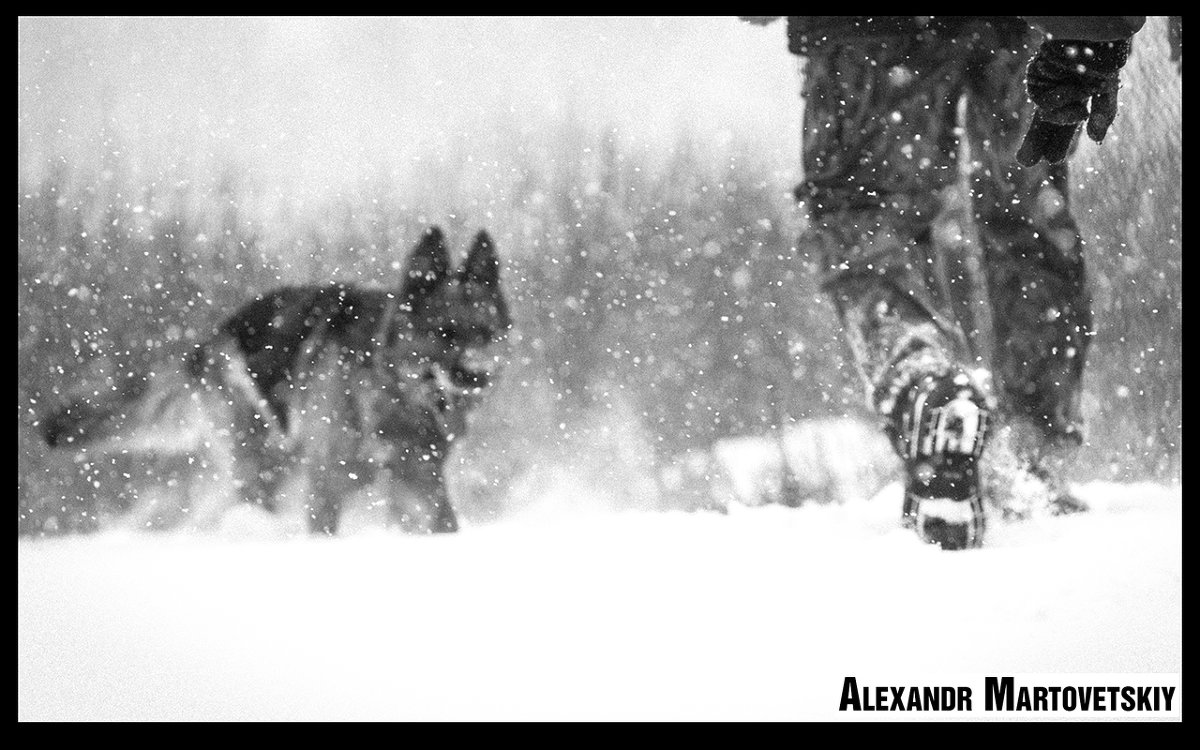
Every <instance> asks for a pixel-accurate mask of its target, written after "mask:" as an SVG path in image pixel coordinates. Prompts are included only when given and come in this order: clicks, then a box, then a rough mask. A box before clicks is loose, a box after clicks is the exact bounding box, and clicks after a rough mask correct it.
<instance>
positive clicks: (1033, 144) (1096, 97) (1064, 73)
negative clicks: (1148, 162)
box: [1017, 39, 1130, 167]
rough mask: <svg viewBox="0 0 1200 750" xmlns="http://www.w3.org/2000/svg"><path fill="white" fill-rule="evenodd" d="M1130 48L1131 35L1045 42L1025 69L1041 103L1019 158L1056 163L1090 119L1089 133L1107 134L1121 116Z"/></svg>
mask: <svg viewBox="0 0 1200 750" xmlns="http://www.w3.org/2000/svg"><path fill="white" fill-rule="evenodd" d="M1129 48H1130V44H1129V40H1128V39H1122V40H1119V41H1114V42H1091V41H1084V40H1078V39H1061V40H1059V39H1053V40H1047V41H1045V42H1043V43H1042V47H1041V49H1039V50H1038V53H1037V55H1035V56H1034V58H1033V60H1032V61H1031V62H1030V63H1029V68H1028V70H1027V71H1026V74H1025V87H1026V89H1027V90H1028V92H1029V99H1030V100H1031V101H1032V102H1033V104H1034V107H1035V109H1034V113H1033V124H1031V125H1030V126H1029V132H1028V133H1026V134H1025V140H1024V142H1022V144H1021V149H1020V150H1019V151H1017V161H1018V162H1019V163H1021V164H1023V165H1024V166H1027V167H1032V166H1033V165H1034V164H1037V163H1038V162H1039V161H1041V160H1042V159H1043V158H1045V159H1046V161H1048V162H1050V163H1051V164H1057V163H1059V162H1061V161H1062V160H1063V159H1066V158H1067V154H1068V153H1069V152H1070V150H1071V141H1072V140H1074V138H1075V134H1076V133H1078V132H1079V126H1080V124H1081V123H1083V122H1084V121H1085V120H1086V121H1087V134H1088V137H1089V138H1091V139H1092V140H1093V141H1095V142H1096V143H1100V142H1101V141H1103V140H1104V135H1105V133H1107V132H1108V127H1109V126H1110V125H1112V122H1113V119H1114V118H1116V116H1117V87H1118V73H1119V71H1120V70H1121V67H1122V66H1123V65H1125V61H1126V60H1127V59H1129ZM1089 103H1090V107H1089Z"/></svg>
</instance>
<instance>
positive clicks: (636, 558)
mask: <svg viewBox="0 0 1200 750" xmlns="http://www.w3.org/2000/svg"><path fill="white" fill-rule="evenodd" d="M1081 494H1082V495H1083V496H1084V497H1085V498H1087V499H1088V500H1090V501H1091V502H1092V504H1093V512H1091V513H1088V514H1085V515H1080V516H1074V517H1069V518H1046V519H1038V520H1036V521H1031V522H1025V523H1020V524H1008V525H1003V524H996V525H995V528H994V529H993V532H992V534H991V537H990V540H989V544H988V546H987V548H985V549H983V550H979V551H973V552H966V553H953V554H952V553H942V552H939V551H938V550H936V549H932V548H927V547H923V546H921V545H920V544H919V543H918V542H917V541H916V540H915V537H913V536H912V535H911V533H910V532H905V531H902V530H900V529H898V528H896V524H895V521H896V516H897V515H898V508H899V488H898V486H891V487H889V488H887V489H886V490H885V491H884V492H883V493H881V494H880V496H878V497H877V498H875V499H874V500H871V501H869V502H859V503H850V504H846V505H842V506H825V507H806V508H802V509H799V510H790V509H786V508H781V507H764V508H755V509H747V508H735V509H734V510H733V511H731V513H730V514H729V515H728V516H721V515H718V514H703V513H698V514H682V513H658V514H652V513H634V512H626V513H604V514H595V515H581V514H578V513H572V514H571V515H569V516H559V515H556V514H554V513H553V512H549V511H547V512H532V511H531V512H530V513H528V514H526V515H524V516H522V517H517V518H512V519H509V520H506V521H504V522H501V523H497V524H493V525H489V526H484V527H473V528H470V527H469V528H466V529H465V530H464V531H463V532H462V533H460V534H458V535H455V536H447V537H439V538H415V537H403V536H399V535H392V534H386V533H383V532H363V533H359V534H357V535H353V536H351V537H348V538H341V539H309V538H299V539H284V538H279V535H278V533H277V532H275V531H272V530H271V529H272V527H271V526H270V525H269V524H262V523H259V522H257V521H255V522H246V523H241V524H238V525H236V528H237V529H240V531H235V530H227V531H226V533H223V534H221V535H219V536H181V535H165V534H159V535H154V534H137V535H134V534H118V533H107V534H101V535H98V536H94V537H76V538H67V539H60V540H49V541H18V543H17V561H18V594H17V596H18V600H17V607H18V614H17V625H18V637H17V651H18V667H17V688H18V703H17V714H18V718H19V719H23V720H31V719H585V718H590V719H789V718H795V719H801V718H836V716H837V715H836V704H837V698H838V695H839V691H840V686H841V680H842V678H843V677H844V676H846V675H852V674H860V675H862V674H891V675H898V676H902V677H907V678H911V679H913V680H917V679H920V678H921V676H922V675H927V674H932V673H938V674H949V673H957V674H965V675H974V676H979V675H983V674H1019V673H1029V672H1041V673H1051V672H1179V671H1181V664H1182V662H1181V658H1182V657H1181V653H1182V583H1181V581H1182V558H1181V554H1182V550H1181V548H1182V540H1181V536H1182V522H1181V507H1182V502H1181V492H1180V490H1179V489H1177V488H1176V489H1165V488H1162V487H1157V486H1154V485H1124V486H1118V485H1103V484H1097V485H1089V486H1085V487H1083V488H1081Z"/></svg>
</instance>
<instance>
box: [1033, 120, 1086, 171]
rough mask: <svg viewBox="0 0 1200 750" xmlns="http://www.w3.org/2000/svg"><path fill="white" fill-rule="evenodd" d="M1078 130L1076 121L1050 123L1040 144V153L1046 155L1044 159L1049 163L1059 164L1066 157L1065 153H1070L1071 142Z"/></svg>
mask: <svg viewBox="0 0 1200 750" xmlns="http://www.w3.org/2000/svg"><path fill="white" fill-rule="evenodd" d="M1078 132H1079V125H1078V123H1077V124H1075V125H1050V126H1049V130H1048V132H1047V135H1046V139H1045V142H1044V143H1043V145H1042V154H1043V155H1044V156H1045V157H1046V161H1048V162H1050V163H1051V164H1060V163H1061V162H1062V161H1063V160H1064V159H1066V158H1067V154H1069V153H1071V142H1072V141H1074V140H1075V134H1076V133H1078Z"/></svg>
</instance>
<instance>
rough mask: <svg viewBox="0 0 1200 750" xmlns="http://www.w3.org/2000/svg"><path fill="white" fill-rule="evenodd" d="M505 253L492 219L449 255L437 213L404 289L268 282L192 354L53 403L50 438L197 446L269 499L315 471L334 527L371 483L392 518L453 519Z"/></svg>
mask: <svg viewBox="0 0 1200 750" xmlns="http://www.w3.org/2000/svg"><path fill="white" fill-rule="evenodd" d="M499 267H500V266H499V261H498V259H497V257H496V253H495V248H494V247H493V245H492V242H491V240H490V239H489V238H488V236H487V235H486V234H485V233H483V232H481V233H480V234H479V235H478V236H476V238H475V241H474V244H473V246H472V247H471V249H470V251H469V253H468V254H467V257H466V260H465V261H464V262H463V264H462V265H461V267H459V268H458V269H457V270H452V269H451V263H450V257H449V253H448V251H447V249H446V244H445V239H444V237H443V235H442V233H441V231H440V230H438V229H437V228H433V229H431V230H429V231H428V232H427V233H426V234H425V236H424V237H423V238H422V239H421V241H420V242H419V243H418V244H417V246H416V247H415V248H413V250H412V252H411V254H410V256H409V259H408V266H407V274H406V277H405V279H404V281H403V283H402V284H401V286H400V288H399V289H395V290H387V289H366V288H360V287H355V286H352V285H348V284H331V285H328V286H323V287H318V286H307V287H285V288H281V289H277V290H274V291H272V292H269V293H267V294H264V295H262V296H259V297H257V298H255V299H254V300H253V301H251V302H249V303H247V304H246V305H244V306H243V307H242V308H241V309H239V310H238V311H237V312H236V313H234V314H233V315H232V316H231V317H230V318H229V319H227V320H226V321H225V322H224V323H222V325H221V327H220V329H219V332H218V333H217V335H216V336H214V337H213V338H211V339H209V340H208V341H206V342H204V343H202V344H199V345H197V346H196V347H195V348H194V349H193V351H191V352H190V353H189V354H188V355H186V356H185V357H183V358H181V359H179V360H176V361H175V362H172V363H170V365H169V366H167V367H163V368H160V369H158V370H156V371H155V372H154V373H151V374H150V375H148V376H145V377H137V378H130V379H127V380H126V381H125V384H124V385H123V386H121V387H118V388H116V389H114V391H113V392H112V393H109V394H105V395H102V396H99V397H97V396H90V397H88V398H81V399H77V400H76V401H75V402H74V403H72V404H71V405H70V406H68V407H66V408H64V409H61V410H59V411H58V412H56V413H55V414H54V415H52V416H51V417H50V418H49V419H47V420H46V423H45V425H44V428H43V429H44V434H45V437H46V440H47V442H48V443H49V444H50V445H51V446H63V447H71V448H74V449H76V450H78V451H81V452H92V453H102V452H113V451H129V452H145V453H151V454H156V455H179V454H188V455H199V459H198V460H197V461H196V464H197V465H198V466H199V467H201V469H202V471H201V473H200V477H199V478H203V479H204V480H205V481H206V482H209V483H211V480H212V479H214V478H215V479H218V480H220V479H228V480H229V482H230V483H231V485H232V487H233V488H234V489H235V492H233V493H226V495H229V494H233V495H235V496H240V499H244V500H248V501H250V502H254V503H257V504H260V505H263V506H264V507H267V508H271V509H273V508H274V507H275V498H276V494H277V491H278V489H279V486H280V483H281V482H282V481H284V480H286V479H288V478H289V477H302V478H304V479H306V480H307V484H308V491H307V493H306V494H307V496H308V500H307V502H306V504H305V509H306V511H307V515H308V518H309V525H310V528H311V529H312V530H313V531H319V532H324V533H330V534H332V533H334V532H335V531H336V530H337V526H338V519H339V516H340V512H341V508H342V505H343V501H344V500H345V499H346V497H347V496H348V495H349V494H351V493H352V492H353V491H355V490H356V489H358V488H360V487H365V486H368V485H370V486H373V487H375V488H381V492H382V494H383V495H384V496H385V497H386V498H387V501H388V505H389V518H390V519H391V521H392V522H393V523H394V524H396V525H399V526H401V527H402V528H404V529H406V530H410V531H426V532H442V531H454V530H456V529H457V528H458V524H457V520H456V518H455V515H454V511H453V509H452V508H451V506H450V502H449V499H448V498H447V494H446V487H445V479H444V475H443V472H442V466H443V464H444V462H445V459H446V454H447V451H448V449H449V447H450V445H451V443H452V442H453V441H454V440H455V438H457V437H459V436H461V435H462V434H463V431H464V429H465V426H466V415H467V413H468V412H469V411H470V409H471V407H472V406H474V405H475V404H476V403H477V402H478V400H479V398H480V397H481V395H482V394H483V392H484V390H485V389H486V388H487V386H488V385H489V384H490V383H491V381H492V378H493V375H494V367H495V365H496V364H497V363H498V361H499V359H500V358H499V356H498V355H497V354H496V353H495V350H496V347H497V345H498V344H500V343H501V342H502V341H503V340H504V338H505V336H506V335H507V332H508V329H509V327H510V325H511V321H510V318H509V314H508V307H507V304H506V301H505V298H504V294H503V292H502V290H501V286H500V276H499ZM192 494H195V493H192ZM206 494H207V496H209V497H212V496H213V495H214V493H211V492H209V493H206ZM218 494H219V493H218ZM226 507H228V500H221V499H216V500H212V501H208V502H206V503H205V504H204V506H203V507H189V508H187V510H186V512H187V515H189V516H190V517H191V518H192V519H193V521H194V522H196V523H201V524H203V523H205V522H208V521H211V520H213V519H214V518H215V517H216V516H217V514H219V513H220V512H221V511H223V510H224V509H225V508H226Z"/></svg>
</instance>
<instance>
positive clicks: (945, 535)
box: [892, 373, 991, 550]
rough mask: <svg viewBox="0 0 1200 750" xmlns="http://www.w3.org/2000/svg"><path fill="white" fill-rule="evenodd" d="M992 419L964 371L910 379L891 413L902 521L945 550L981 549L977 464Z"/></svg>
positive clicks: (981, 511)
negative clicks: (901, 476) (902, 476)
mask: <svg viewBox="0 0 1200 750" xmlns="http://www.w3.org/2000/svg"><path fill="white" fill-rule="evenodd" d="M990 417H991V409H990V408H989V406H988V401H987V399H986V398H985V396H984V395H983V393H982V392H981V391H980V390H979V388H978V387H977V386H976V385H975V384H974V383H973V381H972V380H971V378H970V376H968V375H966V374H965V373H947V374H944V375H940V376H933V375H928V376H925V377H923V378H921V379H920V380H918V381H916V382H915V383H913V384H912V385H911V386H909V387H908V389H907V390H906V391H905V392H904V394H903V395H902V396H901V398H900V400H899V401H898V402H897V405H896V409H895V411H894V412H893V424H892V429H893V439H894V442H895V444H896V447H897V449H898V450H899V452H900V456H901V458H902V459H903V461H904V467H905V473H906V475H907V477H906V482H905V488H904V511H903V518H902V522H903V523H904V525H905V526H908V527H911V528H915V529H916V532H917V535H918V536H919V537H920V538H921V539H922V540H924V541H926V542H928V543H930V544H936V545H938V546H940V547H941V548H942V549H945V550H959V549H967V548H970V547H978V546H980V545H981V544H982V542H983V534H984V529H985V525H986V519H985V514H984V507H983V498H982V493H981V491H980V476H979V468H978V463H979V459H980V456H981V455H982V453H983V448H984V444H985V442H986V439H987V432H988V427H989V422H990Z"/></svg>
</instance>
